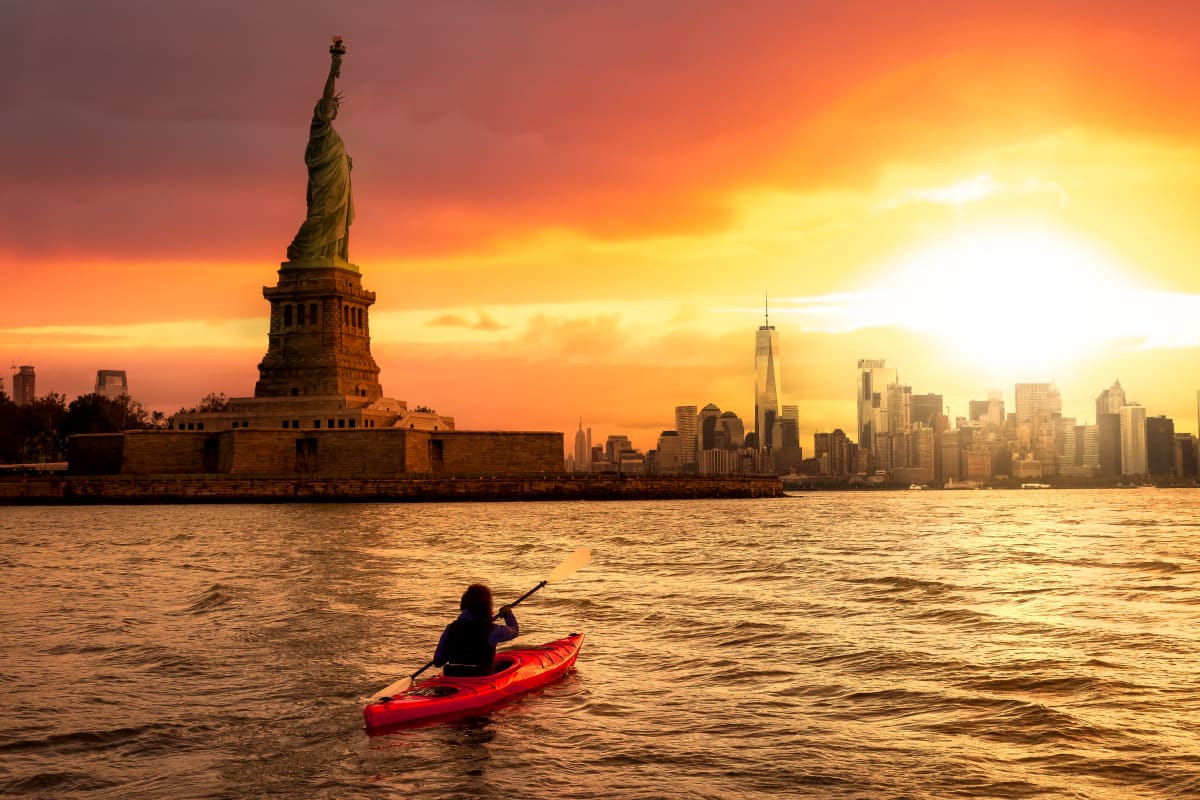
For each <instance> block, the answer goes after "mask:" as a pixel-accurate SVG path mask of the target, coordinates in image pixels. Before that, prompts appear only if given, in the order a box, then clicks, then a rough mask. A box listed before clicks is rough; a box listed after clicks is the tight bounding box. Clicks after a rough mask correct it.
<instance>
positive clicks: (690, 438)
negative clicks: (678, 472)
mask: <svg viewBox="0 0 1200 800" xmlns="http://www.w3.org/2000/svg"><path fill="white" fill-rule="evenodd" d="M699 428H700V418H699V416H698V415H697V414H696V407H695V406H675V431H676V433H678V434H679V463H680V464H682V465H684V466H686V465H688V464H695V463H696V440H697V438H698V434H699Z"/></svg>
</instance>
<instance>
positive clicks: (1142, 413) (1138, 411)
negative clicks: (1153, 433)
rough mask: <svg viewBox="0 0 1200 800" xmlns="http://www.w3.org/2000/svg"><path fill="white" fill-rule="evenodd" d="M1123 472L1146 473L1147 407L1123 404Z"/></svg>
mask: <svg viewBox="0 0 1200 800" xmlns="http://www.w3.org/2000/svg"><path fill="white" fill-rule="evenodd" d="M1121 474H1122V475H1145V474H1146V409H1145V408H1143V407H1142V406H1140V405H1138V404H1137V403H1132V404H1130V405H1126V406H1121Z"/></svg>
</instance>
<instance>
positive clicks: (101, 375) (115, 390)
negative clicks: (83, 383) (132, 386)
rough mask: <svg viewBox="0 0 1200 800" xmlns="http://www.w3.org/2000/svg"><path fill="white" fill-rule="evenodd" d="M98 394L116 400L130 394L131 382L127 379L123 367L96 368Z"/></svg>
mask: <svg viewBox="0 0 1200 800" xmlns="http://www.w3.org/2000/svg"><path fill="white" fill-rule="evenodd" d="M95 391H96V394H98V395H100V396H101V397H107V398H108V399H109V400H116V399H117V398H118V397H120V396H121V395H123V394H129V383H128V381H127V380H126V379H125V370H123V369H98V370H96V389H95Z"/></svg>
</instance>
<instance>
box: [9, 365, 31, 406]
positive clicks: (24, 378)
mask: <svg viewBox="0 0 1200 800" xmlns="http://www.w3.org/2000/svg"><path fill="white" fill-rule="evenodd" d="M35 397H37V376H36V375H34V372H33V367H32V366H31V365H29V364H26V365H25V366H23V367H17V371H16V372H15V373H14V374H13V398H12V399H13V402H14V403H16V404H17V405H19V406H27V405H29V404H30V403H32V402H33V399H34V398H35Z"/></svg>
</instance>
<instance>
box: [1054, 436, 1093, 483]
mask: <svg viewBox="0 0 1200 800" xmlns="http://www.w3.org/2000/svg"><path fill="white" fill-rule="evenodd" d="M1099 471H1100V427H1099V426H1098V425H1069V426H1066V427H1065V428H1064V429H1063V455H1062V460H1061V461H1060V462H1059V466H1058V473H1059V474H1060V475H1062V476H1063V477H1064V478H1094V477H1096V475H1097V474H1098V473H1099Z"/></svg>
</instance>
